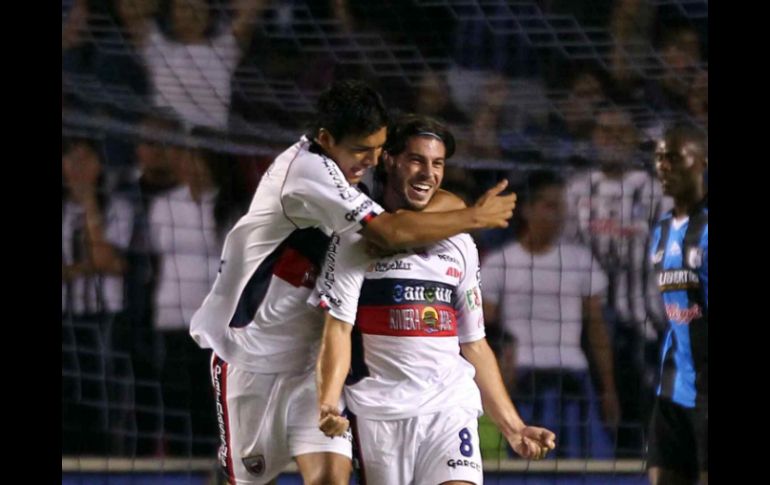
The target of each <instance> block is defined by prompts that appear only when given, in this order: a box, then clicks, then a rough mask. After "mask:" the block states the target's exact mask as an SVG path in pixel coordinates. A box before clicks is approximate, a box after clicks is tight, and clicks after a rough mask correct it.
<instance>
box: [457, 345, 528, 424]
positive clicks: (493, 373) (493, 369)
mask: <svg viewBox="0 0 770 485" xmlns="http://www.w3.org/2000/svg"><path fill="white" fill-rule="evenodd" d="M460 348H461V350H462V354H463V356H464V357H465V358H466V359H467V360H468V362H470V363H471V365H473V367H474V368H475V369H476V377H475V380H476V385H478V387H479V391H481V401H482V404H483V406H484V412H485V413H486V414H487V415H489V417H490V419H492V421H493V422H494V423H495V425H497V427H498V429H499V430H500V431H501V432H502V433H503V435H504V436H505V437H506V438H510V437H511V436H512V435H513V434H517V433H519V432H521V430H522V429H523V428H524V426H525V424H524V421H523V420H522V419H521V417H520V416H519V413H518V412H517V411H516V407H515V406H514V405H513V402H512V401H511V398H510V397H509V396H508V391H507V390H506V388H505V385H504V384H503V379H502V376H501V375H500V369H499V367H498V365H497V361H496V360H495V356H494V354H493V353H492V349H490V348H489V344H488V343H487V341H486V339H482V340H479V341H476V342H471V343H469V344H462V345H461V346H460Z"/></svg>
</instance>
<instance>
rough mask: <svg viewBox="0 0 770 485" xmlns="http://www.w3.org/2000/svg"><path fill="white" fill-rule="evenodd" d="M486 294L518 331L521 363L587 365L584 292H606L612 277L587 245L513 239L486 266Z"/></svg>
mask: <svg viewBox="0 0 770 485" xmlns="http://www.w3.org/2000/svg"><path fill="white" fill-rule="evenodd" d="M481 273H482V275H483V277H484V299H485V300H486V301H487V302H488V303H492V304H495V305H498V308H499V309H500V310H499V315H500V322H501V323H502V325H503V328H505V330H506V331H508V333H510V334H512V335H513V336H514V337H516V355H517V359H516V366H517V367H519V368H527V369H531V368H537V369H572V370H586V369H587V368H588V361H587V360H586V356H585V353H584V352H583V349H582V347H581V345H580V335H581V332H582V329H583V298H586V297H590V296H604V292H605V291H606V289H607V277H606V276H605V275H604V272H603V271H602V270H601V268H600V266H599V263H598V262H597V261H596V260H595V259H594V257H593V256H592V255H591V251H590V250H589V249H588V248H587V247H584V246H578V245H575V244H566V243H561V244H559V245H558V246H554V247H553V248H551V249H550V250H549V251H548V252H546V253H543V254H532V253H530V252H528V251H526V250H525V249H524V248H523V247H522V246H521V244H520V243H518V242H515V243H510V244H507V245H505V246H503V248H502V249H500V250H498V251H495V252H494V253H492V254H490V255H489V256H488V257H487V258H486V259H485V260H484V264H483V265H482V266H481Z"/></svg>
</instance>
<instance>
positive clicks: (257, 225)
mask: <svg viewBox="0 0 770 485" xmlns="http://www.w3.org/2000/svg"><path fill="white" fill-rule="evenodd" d="M387 122H388V116H387V112H386V110H385V107H384V105H383V102H382V99H381V98H380V96H379V94H378V93H377V92H376V91H374V90H372V89H371V88H369V87H368V86H366V85H365V84H363V83H360V82H356V81H347V82H341V83H338V84H335V85H334V86H332V87H331V88H330V89H329V90H328V91H327V92H325V93H324V94H322V95H321V97H320V98H319V102H318V113H317V123H316V126H315V127H314V130H313V132H312V133H311V134H309V135H308V136H303V137H302V138H301V139H300V140H299V141H298V142H297V143H296V144H294V145H292V146H291V147H290V148H289V149H287V150H286V151H285V152H283V153H282V154H281V155H279V156H278V157H277V158H276V159H275V161H274V162H273V164H272V165H271V166H270V167H269V169H268V170H267V172H266V173H265V175H264V176H263V178H262V180H261V182H260V184H259V186H258V188H257V191H256V193H255V195H254V199H253V201H252V203H251V206H250V208H249V211H248V213H247V214H246V215H244V216H243V217H242V218H241V219H240V220H239V221H238V223H237V224H236V225H235V227H234V228H233V229H232V230H231V231H230V233H229V234H228V235H227V238H226V240H225V244H224V248H223V250H222V258H221V260H222V261H221V265H220V270H219V274H218V275H217V278H216V281H215V282H214V285H213V288H212V289H211V291H210V292H209V294H208V296H207V297H206V299H205V300H204V301H203V304H202V306H201V307H200V308H199V309H198V311H197V312H196V313H195V315H194V316H193V318H192V322H191V325H190V333H191V335H192V337H193V338H194V339H195V340H196V342H197V343H198V344H199V345H200V346H201V347H203V348H210V349H213V357H212V369H211V372H212V381H213V384H214V392H215V395H216V404H217V414H218V422H219V432H220V441H221V446H220V450H219V454H218V458H219V462H220V464H221V465H222V468H223V470H224V472H225V474H226V476H227V478H228V480H229V481H230V483H231V484H233V485H235V484H237V485H243V484H261V483H267V482H269V481H270V480H272V479H273V478H275V477H276V476H277V475H278V474H279V473H280V472H281V471H282V470H283V469H284V468H285V466H286V465H287V464H288V463H289V462H290V461H291V460H292V459H294V460H295V461H296V463H297V465H298V468H299V471H300V473H301V474H302V477H303V480H304V482H305V483H306V484H324V485H328V484H337V483H345V484H347V483H348V480H349V476H350V456H351V445H350V439H349V436H348V437H342V438H334V439H331V440H330V439H329V438H327V437H326V436H324V435H323V433H321V431H320V430H319V429H318V426H317V419H318V414H317V410H316V400H317V399H316V389H315V385H314V382H315V378H314V370H315V369H314V367H315V366H314V364H315V356H316V355H317V353H318V347H319V343H320V338H321V333H322V330H323V315H322V314H321V312H319V311H316V310H313V309H311V308H309V307H308V306H307V304H306V300H307V298H308V296H309V295H310V292H311V290H312V288H313V286H314V281H315V277H316V275H317V273H318V270H319V268H320V265H321V263H322V262H323V256H324V253H325V250H326V247H327V246H328V240H329V235H331V233H332V231H335V232H337V233H340V234H347V233H351V232H358V231H360V232H361V234H362V235H363V237H365V238H367V240H370V241H372V242H373V243H375V244H377V245H378V246H380V247H384V248H397V247H409V246H413V245H418V244H425V243H428V242H432V241H437V240H441V239H443V238H446V237H449V236H451V235H452V234H457V233H460V232H463V231H467V230H471V229H473V228H479V227H505V226H507V219H509V218H510V217H511V215H512V211H513V207H514V205H515V195H514V194H509V195H499V194H500V192H501V191H502V190H504V188H505V186H504V185H498V186H496V187H494V188H493V189H490V191H488V192H487V193H486V194H485V195H484V196H483V197H482V198H481V199H479V201H478V202H477V203H476V205H475V206H474V207H471V208H468V209H460V210H453V211H450V212H446V213H443V214H436V213H434V214H422V213H415V212H403V213H399V214H389V213H384V212H383V211H382V208H380V206H379V205H378V204H377V203H375V202H374V201H372V200H371V199H370V198H369V197H368V196H367V195H366V194H364V193H363V192H361V191H360V190H359V189H358V188H357V187H356V186H355V185H351V184H357V183H358V182H359V181H360V180H361V177H362V176H363V175H364V173H365V172H366V170H367V169H368V168H370V167H372V166H374V165H376V163H377V161H378V158H379V156H380V153H381V151H382V146H383V144H384V143H385V136H386V133H387V129H386V127H387ZM452 197H453V196H452ZM452 197H450V196H446V194H445V200H448V203H446V204H445V205H446V206H452V202H453V200H452ZM454 199H455V201H456V198H454Z"/></svg>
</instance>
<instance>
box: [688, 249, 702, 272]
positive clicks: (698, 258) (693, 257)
mask: <svg viewBox="0 0 770 485" xmlns="http://www.w3.org/2000/svg"><path fill="white" fill-rule="evenodd" d="M701 264H703V249H701V248H699V247H695V248H690V249H688V250H687V266H689V267H690V268H692V269H698V268H700V266H701Z"/></svg>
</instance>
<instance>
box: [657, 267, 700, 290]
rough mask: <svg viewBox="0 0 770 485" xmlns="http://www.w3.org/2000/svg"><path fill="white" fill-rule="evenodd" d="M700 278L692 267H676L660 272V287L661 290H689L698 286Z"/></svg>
mask: <svg viewBox="0 0 770 485" xmlns="http://www.w3.org/2000/svg"><path fill="white" fill-rule="evenodd" d="M698 286H700V278H698V274H697V273H696V272H694V271H692V270H690V269H675V270H668V271H661V272H660V273H658V288H659V289H660V291H674V290H687V289H691V288H698Z"/></svg>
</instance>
